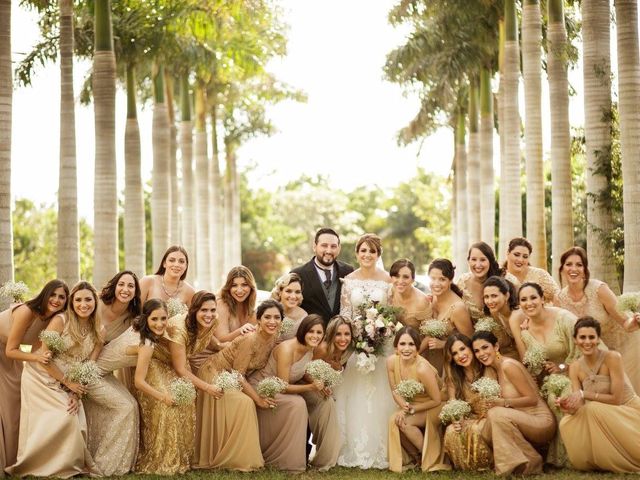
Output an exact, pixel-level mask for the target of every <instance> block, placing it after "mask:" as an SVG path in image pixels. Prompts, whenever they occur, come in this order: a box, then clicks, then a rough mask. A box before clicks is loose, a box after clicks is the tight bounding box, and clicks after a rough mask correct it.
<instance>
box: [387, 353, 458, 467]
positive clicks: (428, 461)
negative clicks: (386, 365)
mask: <svg viewBox="0 0 640 480" xmlns="http://www.w3.org/2000/svg"><path fill="white" fill-rule="evenodd" d="M418 365H425V366H426V367H427V368H430V369H432V370H433V372H434V373H435V374H436V376H437V375H438V372H437V371H436V369H435V368H434V367H433V365H431V364H429V362H427V361H426V360H425V359H424V358H422V357H420V356H418V357H417V359H416V363H415V364H414V365H413V366H412V367H411V368H410V369H409V371H408V372H407V376H406V378H402V376H401V374H400V357H399V356H398V355H396V354H394V355H393V377H394V380H395V382H396V385H397V384H399V383H400V382H401V381H402V380H416V381H417V382H420V380H419V379H418V373H417V370H418ZM438 386H439V388H440V390H442V380H441V379H440V377H439V376H438ZM430 400H431V397H429V395H428V394H427V393H426V392H425V393H419V394H418V395H416V396H415V397H414V399H413V402H412V403H424V402H428V401H430ZM441 409H442V404H440V405H438V406H437V407H434V408H431V409H429V410H427V412H426V418H425V425H424V443H423V445H422V453H421V462H420V469H421V470H422V471H423V472H436V471H439V470H450V469H451V467H450V466H449V465H447V464H446V463H445V461H444V445H443V443H442V425H441V423H440V419H439V418H438V415H439V414H440V410H441ZM395 416H396V412H394V413H393V414H392V415H391V417H390V418H389V470H391V471H392V472H402V467H403V465H408V464H410V463H411V462H412V460H413V459H412V458H411V456H410V455H409V453H408V452H407V451H406V450H405V449H404V448H403V441H402V437H403V435H402V432H401V431H400V428H399V427H398V426H397V425H396V422H395ZM405 442H408V441H407V440H406V439H405Z"/></svg>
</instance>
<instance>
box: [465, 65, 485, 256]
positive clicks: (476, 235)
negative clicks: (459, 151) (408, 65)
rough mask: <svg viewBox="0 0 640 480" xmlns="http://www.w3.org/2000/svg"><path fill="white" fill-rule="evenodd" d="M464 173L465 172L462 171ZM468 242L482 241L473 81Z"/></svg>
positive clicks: (472, 86) (473, 85) (474, 87)
mask: <svg viewBox="0 0 640 480" xmlns="http://www.w3.org/2000/svg"><path fill="white" fill-rule="evenodd" d="M462 171H464V170H462ZM467 194H468V197H467V212H468V214H467V221H468V222H469V231H468V232H467V233H468V237H467V240H468V242H469V243H470V244H471V243H474V242H477V241H479V240H480V233H481V230H480V215H478V210H479V209H480V208H481V206H480V133H479V132H478V87H477V82H476V80H475V78H474V79H472V80H471V81H470V82H469V154H468V155H467Z"/></svg>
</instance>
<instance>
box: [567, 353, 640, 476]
mask: <svg viewBox="0 0 640 480" xmlns="http://www.w3.org/2000/svg"><path fill="white" fill-rule="evenodd" d="M603 362H604V355H602V356H601V359H600V361H599V362H598V363H597V364H596V366H595V368H594V369H593V370H591V369H590V368H589V366H588V365H587V364H586V362H585V361H584V360H583V359H580V360H578V361H577V362H576V366H578V368H581V369H582V370H583V371H585V372H587V374H588V376H587V378H585V380H584V381H583V383H582V388H583V390H584V391H585V392H594V393H601V394H602V393H607V394H608V393H611V377H609V376H608V375H599V374H598V372H599V371H600V367H601V366H602V363H603ZM572 368H573V366H572ZM638 432H640V398H638V396H637V395H636V393H635V392H634V390H633V387H632V386H631V383H630V382H629V379H628V378H627V376H626V375H625V379H624V390H623V398H622V404H620V405H609V404H607V403H602V402H597V401H589V400H587V401H586V402H585V405H584V406H582V407H580V408H579V409H578V411H577V412H576V413H575V414H573V415H566V416H565V417H564V418H563V419H562V421H561V422H560V434H561V435H562V439H563V440H564V443H565V445H566V446H567V453H568V454H569V459H570V460H571V464H572V465H573V467H574V468H576V469H578V470H605V471H609V472H617V473H639V472H640V441H638Z"/></svg>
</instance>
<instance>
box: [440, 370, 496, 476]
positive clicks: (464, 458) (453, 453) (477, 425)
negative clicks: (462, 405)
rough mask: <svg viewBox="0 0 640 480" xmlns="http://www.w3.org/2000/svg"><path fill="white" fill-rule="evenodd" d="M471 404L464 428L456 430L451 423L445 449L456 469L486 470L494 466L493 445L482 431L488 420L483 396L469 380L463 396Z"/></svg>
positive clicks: (445, 435)
mask: <svg viewBox="0 0 640 480" xmlns="http://www.w3.org/2000/svg"><path fill="white" fill-rule="evenodd" d="M459 400H464V401H465V402H468V403H469V405H471V416H470V417H469V418H465V419H464V420H462V421H461V422H460V423H461V426H462V430H461V431H460V432H456V431H455V430H454V427H453V425H449V426H448V427H447V430H446V431H445V434H444V450H445V452H446V454H447V455H448V456H449V459H450V460H451V462H452V463H453V466H454V468H455V469H456V470H466V471H476V472H477V471H484V470H491V469H492V468H493V454H492V452H491V447H490V446H489V445H488V444H487V442H486V441H485V439H484V438H482V435H481V432H482V429H483V428H484V424H485V422H486V421H487V418H486V414H487V412H486V410H485V409H484V407H483V402H482V397H481V396H480V395H479V394H478V393H477V392H474V391H473V390H471V384H470V383H469V382H466V381H465V383H464V388H463V391H462V398H460V399H459Z"/></svg>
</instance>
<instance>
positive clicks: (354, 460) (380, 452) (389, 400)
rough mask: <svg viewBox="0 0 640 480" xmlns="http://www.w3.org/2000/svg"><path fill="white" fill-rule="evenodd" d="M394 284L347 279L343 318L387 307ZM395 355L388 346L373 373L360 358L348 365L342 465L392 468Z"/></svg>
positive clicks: (342, 390) (339, 402)
mask: <svg viewBox="0 0 640 480" xmlns="http://www.w3.org/2000/svg"><path fill="white" fill-rule="evenodd" d="M390 287H391V284H389V283H387V282H384V281H379V280H358V279H348V278H347V279H345V280H344V283H343V285H342V297H341V299H340V314H341V315H343V316H345V317H349V318H352V317H353V315H354V312H355V311H356V308H357V307H358V306H359V305H360V304H362V303H363V302H364V301H366V300H367V299H371V300H374V301H379V302H381V303H387V299H388V296H389V290H390ZM392 351H393V340H392V339H389V340H388V341H387V343H386V344H385V349H384V354H383V355H379V356H378V359H377V361H376V368H375V370H374V371H373V372H370V373H363V372H361V371H360V370H358V369H357V367H356V355H355V354H353V355H351V357H350V358H349V360H348V361H347V366H346V368H345V371H344V373H343V381H342V383H341V384H340V385H339V386H338V387H336V389H335V399H336V410H337V412H338V423H339V425H340V434H341V437H342V438H341V439H342V449H341V450H340V455H339V457H338V465H342V466H345V467H359V468H380V469H384V468H388V467H389V462H388V453H387V450H388V449H387V444H388V435H389V433H388V421H389V417H390V416H391V414H392V413H393V412H394V411H395V403H394V401H393V397H392V396H391V391H390V389H389V380H388V376H387V369H386V357H387V356H388V355H390V354H391V353H392Z"/></svg>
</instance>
